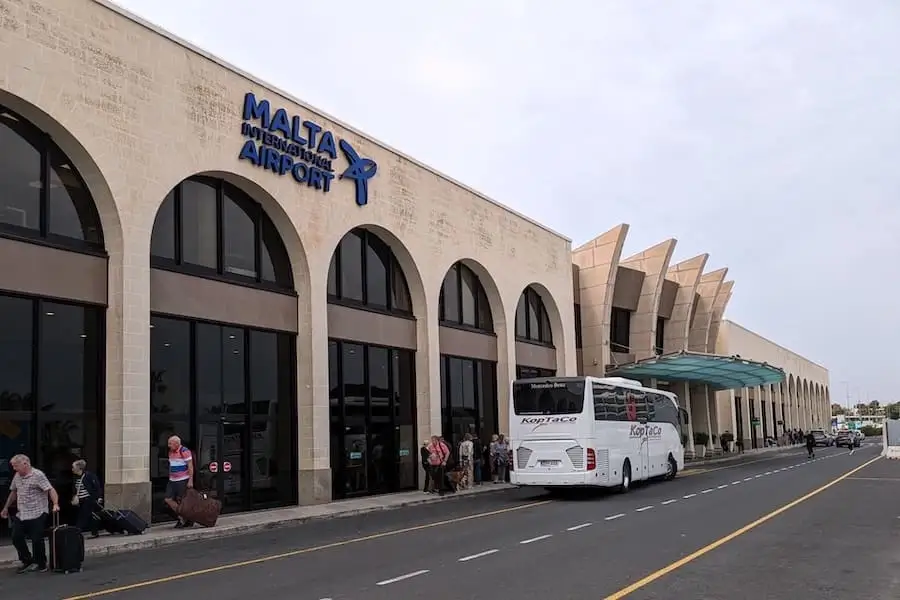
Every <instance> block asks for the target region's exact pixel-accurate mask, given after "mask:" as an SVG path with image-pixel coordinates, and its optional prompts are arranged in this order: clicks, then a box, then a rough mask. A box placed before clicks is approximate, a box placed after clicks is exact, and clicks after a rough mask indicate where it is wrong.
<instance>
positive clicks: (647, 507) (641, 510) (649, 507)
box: [634, 505, 653, 512]
mask: <svg viewBox="0 0 900 600" xmlns="http://www.w3.org/2000/svg"><path fill="white" fill-rule="evenodd" d="M651 508H653V505H650V506H642V507H641V508H638V509H635V511H634V512H644V511H645V510H650V509H651Z"/></svg>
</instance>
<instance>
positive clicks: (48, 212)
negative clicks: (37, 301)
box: [0, 105, 103, 250]
mask: <svg viewBox="0 0 900 600" xmlns="http://www.w3.org/2000/svg"><path fill="white" fill-rule="evenodd" d="M0 231H2V232H3V233H6V234H9V235H14V236H22V237H29V238H39V239H44V240H46V241H48V242H51V243H53V244H59V245H62V246H67V247H72V248H76V249H77V248H84V249H92V250H103V231H102V229H101V227H100V216H99V215H98V213H97V207H96V206H95V205H94V200H93V198H92V197H91V194H90V192H89V191H88V189H87V186H86V185H85V184H84V180H83V179H82V178H81V175H80V174H79V173H78V171H77V170H76V169H75V166H74V165H73V164H72V161H70V160H69V158H68V157H67V156H66V155H65V154H64V153H63V151H62V150H60V149H59V147H57V145H56V144H55V143H54V142H53V139H52V138H51V137H50V136H49V135H48V134H46V133H44V132H43V131H41V130H39V129H38V128H37V127H35V126H34V125H32V124H31V123H30V122H28V121H26V120H25V119H24V118H22V117H20V116H18V115H17V114H15V113H14V112H12V111H11V110H8V109H7V108H5V107H3V106H2V105H0Z"/></svg>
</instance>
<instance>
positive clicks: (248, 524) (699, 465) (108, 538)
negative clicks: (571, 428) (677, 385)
mask: <svg viewBox="0 0 900 600" xmlns="http://www.w3.org/2000/svg"><path fill="white" fill-rule="evenodd" d="M795 448H797V446H781V447H774V448H760V449H757V450H750V451H747V452H745V453H744V454H729V455H726V456H718V457H711V458H708V459H703V460H694V461H690V462H689V463H688V464H687V465H685V470H686V471H689V470H693V469H699V470H701V471H702V469H703V467H705V466H706V465H712V464H721V463H727V462H733V461H738V460H741V459H749V458H752V457H754V456H756V455H760V454H769V453H772V452H776V451H779V450H792V449H795ZM514 488H515V486H512V485H509V484H484V485H480V486H475V487H474V488H472V489H470V490H465V491H462V492H457V493H455V494H447V495H446V496H435V495H432V494H424V493H423V492H421V491H415V492H401V493H398V494H385V495H383V496H369V497H366V498H355V499H352V500H340V501H337V502H330V503H328V504H316V505H312V506H292V507H290V508H279V509H273V510H262V511H257V512H250V513H240V514H236V515H225V516H223V517H221V518H220V519H219V522H218V523H217V524H216V526H215V527H210V528H205V527H199V526H197V527H193V528H191V529H175V528H174V527H173V526H172V524H166V523H163V524H160V525H157V526H155V527H152V528H150V529H148V530H147V532H146V533H144V534H143V535H101V536H100V537H99V538H98V539H95V540H91V539H88V540H85V554H86V555H87V556H106V555H109V554H118V553H121V552H130V551H132V550H143V549H147V548H159V547H163V546H169V545H173V544H180V543H182V542H187V541H192V540H209V539H216V538H223V537H230V536H235V535H241V534H245V533H254V532H258V531H264V530H266V529H275V528H278V527H290V526H293V525H301V524H303V523H307V522H309V521H313V520H322V519H336V518H341V517H352V516H356V515H363V514H366V513H371V512H376V511H382V510H393V509H398V508H403V507H407V506H418V505H422V504H433V503H436V502H446V501H451V500H456V499H459V498H467V497H471V496H473V495H478V494H486V493H490V492H499V491H503V490H509V489H514ZM17 562H18V561H17V558H16V552H15V550H14V549H13V547H12V546H11V545H9V542H8V540H7V541H6V545H0V566H5V565H11V564H14V563H17Z"/></svg>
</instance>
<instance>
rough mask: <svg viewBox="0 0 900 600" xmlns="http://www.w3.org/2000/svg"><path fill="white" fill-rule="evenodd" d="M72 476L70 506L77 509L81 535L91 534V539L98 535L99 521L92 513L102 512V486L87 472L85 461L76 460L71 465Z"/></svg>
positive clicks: (93, 475) (95, 477) (98, 480)
mask: <svg viewBox="0 0 900 600" xmlns="http://www.w3.org/2000/svg"><path fill="white" fill-rule="evenodd" d="M72 474H74V475H75V495H74V496H73V497H72V505H73V506H76V507H78V521H77V525H78V528H79V529H80V530H81V532H82V533H87V532H88V531H89V530H90V532H91V537H92V538H96V537H98V536H99V535H100V521H99V520H98V519H95V518H94V513H97V512H100V511H101V510H103V486H102V484H101V483H100V479H99V478H98V477H97V476H96V475H95V474H94V473H92V472H90V471H88V470H87V461H85V460H76V461H75V462H73V463H72Z"/></svg>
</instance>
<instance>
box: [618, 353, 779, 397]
mask: <svg viewBox="0 0 900 600" xmlns="http://www.w3.org/2000/svg"><path fill="white" fill-rule="evenodd" d="M607 375H609V376H614V377H628V378H630V379H661V380H663V381H686V382H690V383H696V384H706V385H708V386H710V387H712V388H714V389H717V390H731V389H738V388H745V387H756V386H760V385H769V384H772V383H781V382H782V381H784V380H785V374H784V370H782V369H779V368H778V367H773V366H772V365H770V364H767V363H764V362H762V363H761V362H756V361H753V360H747V359H746V358H741V357H740V356H718V355H715V354H702V353H698V352H687V351H685V352H677V353H674V354H663V355H660V356H654V357H651V358H645V359H643V360H639V361H636V362H633V363H630V364H627V365H617V366H614V367H612V368H610V369H609V370H608V372H607Z"/></svg>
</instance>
